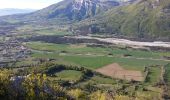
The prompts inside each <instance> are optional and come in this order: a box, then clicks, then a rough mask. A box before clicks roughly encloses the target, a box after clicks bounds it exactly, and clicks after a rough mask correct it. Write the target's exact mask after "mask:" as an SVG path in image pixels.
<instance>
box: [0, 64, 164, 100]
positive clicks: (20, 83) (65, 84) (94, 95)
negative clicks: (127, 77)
mask: <svg viewBox="0 0 170 100" xmlns="http://www.w3.org/2000/svg"><path fill="white" fill-rule="evenodd" d="M75 72H76V73H75ZM66 73H67V74H66ZM73 73H74V74H73ZM75 75H76V76H77V75H79V76H80V77H77V78H75ZM0 85H1V87H0V97H1V98H2V99H5V100H10V99H13V100H18V99H28V100H37V99H43V100H55V99H57V100H65V99H69V100H70V99H71V100H80V99H81V100H86V99H88V100H107V99H109V100H125V99H126V100H131V99H138V100H153V99H154V100H161V96H162V92H161V88H159V87H157V86H154V85H152V84H149V85H147V84H144V83H142V82H135V81H123V80H118V79H112V78H110V77H107V76H104V75H101V74H99V73H96V72H94V71H92V70H89V69H86V68H83V67H78V66H65V65H56V64H52V63H44V64H41V65H39V66H37V67H35V66H34V67H33V66H32V67H30V68H22V69H20V68H12V69H1V70H0ZM152 86H153V87H152Z"/></svg>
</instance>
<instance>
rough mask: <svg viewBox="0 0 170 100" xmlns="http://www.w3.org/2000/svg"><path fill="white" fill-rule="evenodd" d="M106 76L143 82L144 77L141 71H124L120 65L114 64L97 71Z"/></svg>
mask: <svg viewBox="0 0 170 100" xmlns="http://www.w3.org/2000/svg"><path fill="white" fill-rule="evenodd" d="M96 71H97V72H100V73H102V74H104V75H107V76H111V77H113V78H118V79H124V80H135V81H143V80H144V77H143V75H142V73H141V72H140V71H134V70H126V69H123V68H122V67H121V66H120V65H119V64H117V63H113V64H110V65H107V66H104V67H102V68H99V69H97V70H96Z"/></svg>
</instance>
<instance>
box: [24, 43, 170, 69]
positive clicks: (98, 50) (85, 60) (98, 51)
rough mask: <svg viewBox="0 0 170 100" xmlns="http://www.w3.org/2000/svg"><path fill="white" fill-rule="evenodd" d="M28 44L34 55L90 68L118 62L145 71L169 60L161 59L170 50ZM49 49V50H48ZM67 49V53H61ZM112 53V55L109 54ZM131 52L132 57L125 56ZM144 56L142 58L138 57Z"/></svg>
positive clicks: (123, 65)
mask: <svg viewBox="0 0 170 100" xmlns="http://www.w3.org/2000/svg"><path fill="white" fill-rule="evenodd" d="M26 46H28V47H29V48H31V49H33V50H35V51H34V52H33V54H32V57H35V58H54V59H56V60H57V61H56V62H58V63H60V62H62V63H65V62H66V63H67V65H68V64H69V63H70V64H71V65H72V64H73V65H80V66H83V67H86V68H89V69H97V68H100V67H103V66H105V65H108V64H111V63H118V64H120V65H121V66H122V67H124V68H125V69H132V70H140V71H143V70H144V68H145V66H151V65H165V64H167V63H168V61H164V60H159V59H160V58H161V57H162V56H163V55H167V56H168V55H169V54H170V52H166V53H163V52H151V51H141V50H132V49H119V48H102V47H87V46H86V45H84V44H75V45H69V44H53V43H42V42H27V43H26ZM47 51H48V52H47ZM63 51H65V53H61V52H63ZM109 53H112V54H113V55H112V56H108V54H109ZM124 54H130V55H132V56H131V57H127V58H126V57H123V55H124ZM138 58H142V59H138ZM151 58H152V59H151ZM154 59H156V60H154Z"/></svg>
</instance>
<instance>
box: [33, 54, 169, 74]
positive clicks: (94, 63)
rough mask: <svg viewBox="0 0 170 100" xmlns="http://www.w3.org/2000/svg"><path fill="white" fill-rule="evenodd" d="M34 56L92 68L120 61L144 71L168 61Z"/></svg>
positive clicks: (53, 55) (127, 67)
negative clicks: (148, 67) (147, 67)
mask: <svg viewBox="0 0 170 100" xmlns="http://www.w3.org/2000/svg"><path fill="white" fill-rule="evenodd" d="M32 57H35V58H54V59H60V60H63V61H67V62H70V63H75V64H77V65H80V66H84V67H86V68H90V69H97V68H100V67H103V66H105V65H108V64H111V63H119V64H120V65H121V66H122V67H124V68H126V69H133V70H140V71H143V70H144V68H145V66H150V65H165V64H167V63H168V62H167V61H161V60H150V59H135V58H118V57H108V56H84V55H80V56H76V55H75V56H73V55H71V56H70V55H59V54H58V53H43V52H34V53H33V54H32Z"/></svg>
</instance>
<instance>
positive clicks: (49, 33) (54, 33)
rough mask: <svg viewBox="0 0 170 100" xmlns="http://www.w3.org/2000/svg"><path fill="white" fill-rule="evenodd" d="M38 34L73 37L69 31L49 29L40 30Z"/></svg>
mask: <svg viewBox="0 0 170 100" xmlns="http://www.w3.org/2000/svg"><path fill="white" fill-rule="evenodd" d="M36 33H38V34H40V35H61V36H63V35H72V33H71V32H67V31H58V30H51V29H50V30H48V29H44V30H40V31H37V32H36Z"/></svg>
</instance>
